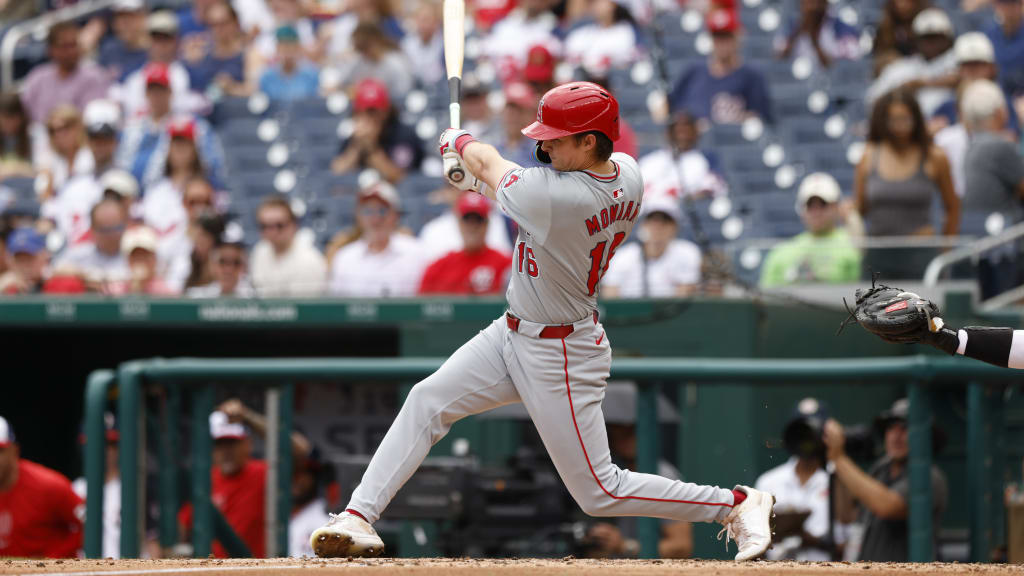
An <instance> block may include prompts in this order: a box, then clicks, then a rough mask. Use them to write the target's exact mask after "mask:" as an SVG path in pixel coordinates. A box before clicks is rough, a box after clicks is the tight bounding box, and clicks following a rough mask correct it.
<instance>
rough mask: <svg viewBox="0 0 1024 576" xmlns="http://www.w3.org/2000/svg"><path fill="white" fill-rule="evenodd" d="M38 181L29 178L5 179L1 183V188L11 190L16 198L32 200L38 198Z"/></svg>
mask: <svg viewBox="0 0 1024 576" xmlns="http://www.w3.org/2000/svg"><path fill="white" fill-rule="evenodd" d="M35 183H36V179H35V178H33V177H31V176H29V177H20V176H19V177H16V178H5V179H4V180H2V181H0V188H10V189H11V191H12V192H14V196H15V198H18V199H31V200H34V199H35V197H36V186H35Z"/></svg>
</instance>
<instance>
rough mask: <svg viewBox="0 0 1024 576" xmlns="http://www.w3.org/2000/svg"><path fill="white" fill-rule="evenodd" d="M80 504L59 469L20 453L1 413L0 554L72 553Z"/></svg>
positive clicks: (48, 555) (77, 537)
mask: <svg viewBox="0 0 1024 576" xmlns="http://www.w3.org/2000/svg"><path fill="white" fill-rule="evenodd" d="M84 513H85V505H84V503H83V502H82V499H81V498H79V497H78V496H77V495H76V494H75V492H74V491H73V490H72V489H71V482H70V481H69V480H68V479H67V478H65V477H64V476H62V475H61V474H60V473H58V472H56V471H54V470H50V469H49V468H47V467H45V466H40V465H39V464H36V463H35V462H29V461H28V460H24V459H22V458H20V451H19V450H18V445H17V444H16V443H15V440H14V432H13V431H12V430H11V426H10V425H9V424H8V423H7V420H5V419H4V418H3V417H0V556H16V557H20V558H40V557H45V558H74V557H75V553H76V552H77V551H78V549H79V548H81V547H82V518H83V516H84Z"/></svg>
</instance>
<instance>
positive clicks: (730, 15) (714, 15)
mask: <svg viewBox="0 0 1024 576" xmlns="http://www.w3.org/2000/svg"><path fill="white" fill-rule="evenodd" d="M707 27H708V32H711V33H712V34H735V33H736V32H739V29H740V21H739V19H738V18H737V16H736V11H735V10H729V9H726V8H717V9H715V10H712V11H711V12H708V18H707Z"/></svg>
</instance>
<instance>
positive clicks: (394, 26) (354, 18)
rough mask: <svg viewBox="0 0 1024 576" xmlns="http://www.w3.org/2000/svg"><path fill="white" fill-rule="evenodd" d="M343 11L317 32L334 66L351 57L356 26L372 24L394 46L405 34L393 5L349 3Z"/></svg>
mask: <svg viewBox="0 0 1024 576" xmlns="http://www.w3.org/2000/svg"><path fill="white" fill-rule="evenodd" d="M467 7H468V6H467ZM345 8H346V10H345V11H344V12H342V13H341V14H339V15H338V17H337V18H335V19H334V20H332V21H331V22H329V23H326V24H322V25H321V26H320V28H319V32H320V42H321V44H322V45H323V47H324V48H323V49H324V52H325V56H326V60H327V61H328V62H332V63H335V64H338V63H340V62H342V61H344V60H346V59H349V58H352V57H353V56H354V54H353V49H352V31H353V30H355V29H356V26H358V25H359V23H360V22H371V23H374V24H376V25H377V26H378V27H380V29H381V31H382V32H383V34H384V35H385V36H387V37H388V38H389V39H391V40H394V41H395V42H398V41H399V40H401V38H403V36H404V34H405V32H404V31H403V29H402V25H401V22H400V21H399V19H400V17H401V15H400V14H396V11H395V8H396V6H395V3H394V2H380V1H378V0H349V1H348V2H346V3H345Z"/></svg>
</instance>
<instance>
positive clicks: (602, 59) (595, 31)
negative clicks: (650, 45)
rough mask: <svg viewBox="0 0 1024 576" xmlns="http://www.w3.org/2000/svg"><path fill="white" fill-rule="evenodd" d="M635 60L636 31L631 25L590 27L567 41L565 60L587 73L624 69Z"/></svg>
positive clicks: (576, 33)
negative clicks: (580, 67)
mask: <svg viewBox="0 0 1024 576" xmlns="http://www.w3.org/2000/svg"><path fill="white" fill-rule="evenodd" d="M636 56H637V49H636V31H635V30H633V26H632V25H631V24H630V23H629V22H619V23H617V24H614V25H612V26H610V27H608V28H604V27H602V26H598V25H597V24H589V25H586V26H582V27H580V28H577V29H576V30H573V31H572V32H571V33H569V36H568V37H567V38H566V39H565V59H566V60H567V61H568V62H569V63H570V64H573V65H576V66H582V67H583V69H584V70H587V71H588V72H594V73H600V72H602V71H606V70H608V69H609V68H624V67H626V66H628V65H629V64H631V63H632V62H633V61H634V60H636Z"/></svg>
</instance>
